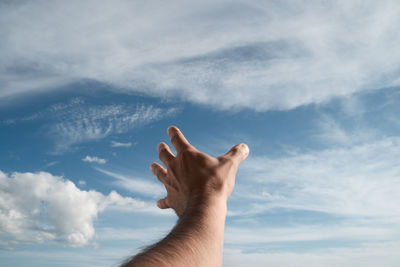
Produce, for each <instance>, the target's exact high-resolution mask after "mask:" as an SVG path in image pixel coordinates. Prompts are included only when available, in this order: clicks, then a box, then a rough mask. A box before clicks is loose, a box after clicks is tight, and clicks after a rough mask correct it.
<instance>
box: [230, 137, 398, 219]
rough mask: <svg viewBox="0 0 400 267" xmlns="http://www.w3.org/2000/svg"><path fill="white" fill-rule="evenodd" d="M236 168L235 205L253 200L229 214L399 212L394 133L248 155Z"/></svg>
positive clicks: (390, 215) (389, 214)
mask: <svg viewBox="0 0 400 267" xmlns="http://www.w3.org/2000/svg"><path fill="white" fill-rule="evenodd" d="M239 171H240V173H241V174H240V175H241V177H244V178H241V179H238V184H239V185H237V186H236V188H237V190H236V191H235V193H234V195H233V197H234V198H235V199H236V200H238V205H239V206H240V203H239V202H241V201H243V198H248V199H249V200H251V202H252V203H253V204H252V206H251V208H249V206H246V207H242V208H240V209H238V210H236V211H234V210H231V211H230V212H231V213H230V214H231V215H235V214H238V215H239V214H243V213H248V214H251V213H259V212H265V211H267V210H270V209H274V208H289V209H297V210H311V211H318V212H325V213H329V214H339V215H346V216H372V217H375V218H381V219H382V220H386V219H388V218H392V219H393V218H397V219H399V218H400V212H399V209H398V203H400V195H399V194H398V192H399V191H400V180H399V174H400V138H399V137H386V138H383V139H381V140H376V141H373V142H372V141H371V142H370V143H363V144H356V145H352V146H348V147H342V148H336V149H326V150H322V151H310V152H306V153H294V154H292V155H289V156H287V157H280V158H269V157H265V156H256V157H254V156H253V157H250V158H248V159H247V160H246V161H245V162H244V163H243V165H242V166H241V168H240V170H239ZM249 180H250V181H251V182H249ZM242 181H243V182H242Z"/></svg>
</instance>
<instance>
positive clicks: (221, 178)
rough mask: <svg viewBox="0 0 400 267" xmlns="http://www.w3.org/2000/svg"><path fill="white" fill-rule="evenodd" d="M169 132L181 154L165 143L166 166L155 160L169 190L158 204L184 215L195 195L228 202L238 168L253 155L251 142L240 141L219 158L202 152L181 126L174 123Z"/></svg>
mask: <svg viewBox="0 0 400 267" xmlns="http://www.w3.org/2000/svg"><path fill="white" fill-rule="evenodd" d="M167 132H168V135H169V137H170V138H171V143H172V145H173V146H174V147H175V150H176V152H177V154H176V155H174V154H173V153H172V152H171V149H170V148H169V146H168V145H167V144H165V143H160V144H159V145H158V147H157V149H158V152H159V158H160V160H161V162H162V163H163V164H164V165H165V166H166V168H164V167H163V166H162V165H160V164H158V163H156V162H153V163H152V164H151V171H152V172H153V173H154V174H155V175H156V176H157V178H158V180H160V182H162V183H163V184H164V185H165V188H166V190H167V196H166V197H165V198H162V199H160V200H159V201H158V202H157V206H158V207H159V208H160V209H168V208H172V209H173V210H174V211H175V212H176V214H177V215H178V216H179V217H180V216H181V215H182V214H183V212H184V211H185V209H186V207H187V205H188V203H189V202H190V201H191V200H192V199H194V198H200V199H202V198H218V199H223V200H225V201H226V200H227V199H228V197H229V195H230V194H231V193H232V190H233V187H234V185H235V176H236V172H237V168H238V166H239V164H240V163H241V162H242V161H243V160H245V159H246V157H247V156H248V154H249V148H248V147H247V145H245V144H238V145H236V146H234V147H232V148H231V149H230V150H229V151H228V152H227V153H226V154H224V155H222V156H219V157H216V158H215V157H212V156H209V155H207V154H205V153H202V152H200V151H198V150H197V149H196V148H195V147H194V146H192V145H191V144H190V143H189V142H188V141H187V140H186V138H185V137H184V135H183V134H182V133H181V131H180V130H179V129H178V128H177V127H174V126H171V127H169V128H168V131H167Z"/></svg>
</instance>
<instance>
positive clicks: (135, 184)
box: [95, 167, 166, 197]
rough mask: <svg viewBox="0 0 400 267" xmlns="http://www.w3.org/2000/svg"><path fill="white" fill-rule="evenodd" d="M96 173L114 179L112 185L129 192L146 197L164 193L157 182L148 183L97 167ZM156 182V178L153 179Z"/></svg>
mask: <svg viewBox="0 0 400 267" xmlns="http://www.w3.org/2000/svg"><path fill="white" fill-rule="evenodd" d="M95 169H96V170H97V171H99V172H101V173H103V174H105V175H107V176H109V177H111V178H113V179H114V181H113V184H114V185H116V186H118V187H120V188H123V189H125V190H128V191H130V192H133V193H136V194H139V195H146V196H153V197H154V196H162V195H164V194H165V193H166V191H165V188H164V187H163V186H162V185H161V184H160V183H157V182H150V181H147V180H144V179H140V178H137V177H133V176H129V175H124V174H121V173H117V172H113V171H110V170H105V169H102V168H99V167H96V168H95ZM154 180H156V178H155V179H154Z"/></svg>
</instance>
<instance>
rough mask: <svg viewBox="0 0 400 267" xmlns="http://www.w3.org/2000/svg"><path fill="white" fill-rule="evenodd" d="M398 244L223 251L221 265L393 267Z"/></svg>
mask: <svg viewBox="0 0 400 267" xmlns="http://www.w3.org/2000/svg"><path fill="white" fill-rule="evenodd" d="M399 245H400V244H399V243H392V242H389V243H382V244H379V243H378V244H373V245H366V246H363V247H357V248H354V247H348V248H331V249H319V250H316V251H305V252H304V251H267V252H265V253H262V252H254V253H248V252H246V251H242V250H240V249H224V266H232V267H241V266H252V267H253V266H254V267H263V266H279V267H292V266H298V267H319V266H326V267H338V266H352V267H376V266H385V267H396V266H398V263H399V260H400V256H399V250H398V247H399Z"/></svg>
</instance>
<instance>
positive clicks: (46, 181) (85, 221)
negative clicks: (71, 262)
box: [0, 171, 158, 247]
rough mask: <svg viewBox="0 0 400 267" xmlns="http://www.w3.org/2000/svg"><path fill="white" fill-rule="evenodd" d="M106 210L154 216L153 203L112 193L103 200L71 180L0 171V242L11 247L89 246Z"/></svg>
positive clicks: (97, 194)
mask: <svg viewBox="0 0 400 267" xmlns="http://www.w3.org/2000/svg"><path fill="white" fill-rule="evenodd" d="M28 188H29V190H28ZM106 209H117V210H121V211H127V212H147V213H158V210H157V209H156V208H154V205H152V204H148V203H146V202H143V201H140V200H136V199H133V198H131V197H123V196H121V195H119V194H118V193H117V192H115V191H111V192H110V193H109V194H108V195H104V194H102V193H100V192H97V191H94V190H88V191H85V190H80V189H79V188H77V187H76V185H75V184H74V183H73V182H71V181H70V180H67V179H64V178H63V177H59V176H54V175H52V174H50V173H47V172H39V173H29V172H27V173H17V172H15V173H13V174H11V175H7V174H5V173H3V172H1V171H0V219H1V220H0V221H1V224H0V237H1V238H2V239H3V240H7V242H11V243H10V244H15V243H44V242H59V243H62V244H65V245H68V246H72V247H80V246H84V245H87V244H90V242H91V241H92V240H93V239H94V237H95V229H94V226H93V222H94V221H95V220H96V218H97V216H98V214H100V213H102V212H104V210H106Z"/></svg>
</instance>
